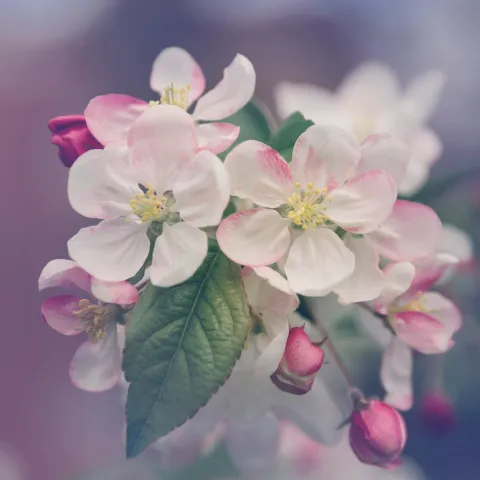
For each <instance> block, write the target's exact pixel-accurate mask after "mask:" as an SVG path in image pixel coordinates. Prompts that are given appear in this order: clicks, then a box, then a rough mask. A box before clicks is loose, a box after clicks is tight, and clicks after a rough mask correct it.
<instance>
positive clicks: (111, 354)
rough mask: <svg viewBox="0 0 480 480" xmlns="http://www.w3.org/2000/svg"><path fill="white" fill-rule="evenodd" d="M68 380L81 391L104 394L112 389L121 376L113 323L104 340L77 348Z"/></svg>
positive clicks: (119, 353)
mask: <svg viewBox="0 0 480 480" xmlns="http://www.w3.org/2000/svg"><path fill="white" fill-rule="evenodd" d="M69 373H70V379H71V380H72V383H73V384H74V385H75V386H76V387H77V388H80V389H81V390H85V391H87V392H104V391H106V390H110V389H111V388H113V387H114V386H115V385H116V384H117V382H118V381H119V380H120V376H121V374H122V353H121V351H120V348H119V347H118V342H117V330H116V325H115V323H114V322H113V323H112V325H110V326H109V328H108V330H107V334H106V336H105V338H103V339H102V340H99V341H98V342H95V343H93V342H90V341H87V342H85V343H82V345H80V347H78V349H77V351H76V352H75V355H74V356H73V358H72V361H71V363H70V372H69Z"/></svg>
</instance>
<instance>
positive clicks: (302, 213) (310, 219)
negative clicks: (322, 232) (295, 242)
mask: <svg viewBox="0 0 480 480" xmlns="http://www.w3.org/2000/svg"><path fill="white" fill-rule="evenodd" d="M295 187H296V190H297V191H296V192H295V193H293V194H292V195H291V196H290V198H289V199H288V201H287V205H288V207H289V208H290V211H289V212H288V218H290V219H291V220H292V222H293V224H294V225H296V226H297V227H300V228H302V229H303V230H306V229H307V228H309V227H318V226H320V225H323V224H324V223H325V222H326V221H327V220H328V216H327V215H326V214H325V210H326V209H327V206H326V205H321V203H323V202H324V200H325V199H326V200H330V197H325V194H326V193H327V189H326V188H322V189H321V190H320V189H318V188H315V187H314V185H313V184H312V183H311V182H308V183H307V187H306V188H305V189H301V188H300V182H296V183H295Z"/></svg>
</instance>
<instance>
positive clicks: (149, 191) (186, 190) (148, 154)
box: [68, 105, 230, 287]
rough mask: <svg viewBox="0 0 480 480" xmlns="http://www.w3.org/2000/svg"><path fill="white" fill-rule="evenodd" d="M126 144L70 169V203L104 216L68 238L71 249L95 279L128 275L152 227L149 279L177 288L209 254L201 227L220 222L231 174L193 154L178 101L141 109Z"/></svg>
mask: <svg viewBox="0 0 480 480" xmlns="http://www.w3.org/2000/svg"><path fill="white" fill-rule="evenodd" d="M128 143H129V148H128V149H126V148H122V147H113V146H110V147H107V148H105V149H104V150H91V151H90V152H87V153H85V154H84V155H82V157H81V158H79V159H78V160H77V161H76V162H75V164H74V165H73V166H72V168H71V169H70V175H69V181H68V196H69V200H70V203H71V205H72V207H73V208H74V209H75V210H76V211H77V212H78V213H80V214H81V215H84V216H86V217H89V218H98V219H103V221H102V222H100V223H99V224H98V225H96V226H94V227H87V228H83V229H81V230H80V231H79V232H78V233H77V235H75V236H74V237H73V238H71V239H70V240H69V242H68V249H69V253H70V256H71V257H72V258H73V259H74V260H75V261H76V262H78V264H79V265H81V267H82V268H84V269H85V270H86V271H87V272H89V273H90V274H91V275H93V276H95V277H96V278H99V279H101V280H105V281H120V280H126V279H128V278H131V277H133V276H134V275H135V274H136V273H137V272H138V271H139V270H140V268H141V267H142V266H143V264H144V262H145V260H146V258H147V256H148V254H149V250H150V240H149V238H148V236H147V232H150V233H153V234H154V235H155V236H156V240H155V246H154V249H153V257H152V265H151V268H150V279H151V281H152V283H154V284H155V285H158V286H163V287H166V286H170V285H175V284H177V283H180V282H182V281H184V280H186V279H187V278H189V277H190V276H192V275H193V274H194V273H195V271H196V270H197V268H198V267H199V266H200V265H201V263H202V262H203V260H204V258H205V256H206V254H207V250H208V240H207V234H206V233H205V232H204V231H203V230H200V228H201V227H207V226H212V225H217V224H218V223H219V222H220V220H221V218H222V213H223V211H224V209H225V207H226V206H227V203H228V200H229V194H230V192H229V181H228V177H227V174H226V172H225V170H224V167H223V164H222V162H221V161H220V159H219V158H218V157H216V156H215V155H213V154H212V153H211V152H208V151H200V152H198V138H197V131H196V128H195V123H194V121H193V119H192V118H191V116H190V115H188V114H187V113H186V112H185V111H184V110H182V109H180V108H177V107H175V106H168V105H163V106H160V107H155V108H152V109H149V111H147V112H145V114H144V115H142V117H141V118H139V119H138V120H137V121H136V122H135V124H134V125H133V126H132V128H131V129H130V131H129V135H128ZM197 152H198V153H197ZM130 156H131V158H130Z"/></svg>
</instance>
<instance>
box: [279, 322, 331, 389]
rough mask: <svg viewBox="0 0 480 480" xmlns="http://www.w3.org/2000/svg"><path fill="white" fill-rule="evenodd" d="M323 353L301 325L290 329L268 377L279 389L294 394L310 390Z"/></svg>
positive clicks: (320, 364) (323, 355) (321, 361)
mask: <svg viewBox="0 0 480 480" xmlns="http://www.w3.org/2000/svg"><path fill="white" fill-rule="evenodd" d="M324 357H325V354H324V353H323V350H322V349H321V348H320V347H319V346H318V345H314V344H313V343H312V342H311V341H310V338H309V337H308V335H307V334H306V333H305V332H304V330H303V328H302V327H294V328H292V329H290V333H289V334H288V339H287V343H286V345H285V352H284V354H283V357H282V359H281V360H280V364H279V365H278V368H277V371H276V372H275V373H274V374H273V375H272V376H271V377H270V378H271V379H272V382H273V383H274V384H275V385H276V386H277V387H278V388H279V389H280V390H283V391H285V392H288V393H292V394H294V395H303V394H305V393H307V392H308V391H310V389H311V388H312V385H313V381H314V380H315V374H316V373H317V372H318V371H319V370H320V367H321V366H322V364H323V359H324Z"/></svg>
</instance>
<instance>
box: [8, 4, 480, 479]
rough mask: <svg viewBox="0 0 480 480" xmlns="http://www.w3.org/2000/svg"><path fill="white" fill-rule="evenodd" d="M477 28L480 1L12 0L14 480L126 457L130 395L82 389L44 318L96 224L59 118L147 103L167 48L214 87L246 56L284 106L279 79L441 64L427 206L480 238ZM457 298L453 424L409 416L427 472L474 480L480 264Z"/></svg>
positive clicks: (264, 87)
mask: <svg viewBox="0 0 480 480" xmlns="http://www.w3.org/2000/svg"><path fill="white" fill-rule="evenodd" d="M479 22H480V2H479V1H478V0H430V1H429V0H403V1H402V2H389V1H385V0H175V1H167V0H165V1H164V0H135V1H133V0H82V1H78V0H77V1H74V0H0V66H1V70H0V71H1V75H0V119H1V120H0V121H1V128H0V158H1V162H2V173H1V176H0V195H1V196H2V199H1V202H0V219H1V247H2V248H1V253H0V256H1V263H0V265H1V273H2V281H1V285H2V288H1V289H0V305H1V316H2V322H1V325H2V330H1V334H0V382H1V390H0V444H1V445H0V450H1V451H2V452H8V454H5V456H6V457H8V458H9V460H8V462H10V463H12V462H13V463H16V464H18V465H19V467H18V469H20V470H22V473H21V475H23V477H18V479H22V480H69V479H71V478H76V477H81V476H82V475H84V474H87V473H88V472H91V471H95V469H96V468H99V467H104V466H106V465H111V464H115V463H116V462H121V460H122V459H123V457H124V449H123V440H122V437H123V428H124V427H123V421H122V407H121V405H120V401H119V398H118V397H119V395H118V392H114V391H113V392H109V393H105V394H88V393H84V392H81V391H79V390H77V389H75V388H74V387H73V386H72V385H71V384H70V381H69V378H68V364H69V362H70V359H71V357H72V355H73V353H74V351H75V349H76V347H77V345H78V343H79V342H81V341H82V340H81V339H75V338H70V339H69V338H65V337H62V336H61V335H59V334H57V333H56V332H54V331H53V330H52V329H50V328H48V327H47V326H46V325H45V324H44V323H43V321H42V319H41V315H40V304H41V297H40V295H39V294H38V292H37V278H38V275H39V273H40V271H41V269H42V268H43V266H44V265H45V264H46V263H47V262H48V261H49V260H50V259H53V258H66V256H67V251H66V240H67V239H68V238H70V237H71V236H72V235H73V234H74V233H76V232H77V230H78V229H79V228H80V227H82V226H84V225H86V221H85V219H83V218H81V217H80V216H79V215H77V214H75V213H74V212H73V211H72V210H71V208H70V207H69V205H68V201H67V195H66V180H67V174H68V170H67V169H66V168H65V167H64V166H63V165H62V164H61V163H60V161H59V160H58V159H57V153H56V148H55V147H54V146H53V145H51V144H50V133H49V131H48V130H47V122H48V120H49V119H50V118H51V117H54V116H58V115H63V114H73V113H81V112H83V110H84V108H85V106H86V104H87V102H88V101H89V99H90V98H92V97H93V96H96V95H98V94H103V93H113V92H114V93H126V94H129V95H133V96H136V97H140V98H144V99H146V100H150V99H151V96H152V94H151V92H150V90H149V85H148V79H149V75H150V68H151V64H152V62H153V60H154V59H155V57H156V55H157V54H158V53H159V52H160V51H161V50H162V49H163V48H165V47H167V46H171V45H178V46H181V47H183V48H185V49H187V50H188V51H190V52H191V54H192V55H193V56H194V57H195V58H196V59H197V61H198V63H199V64H200V65H201V66H202V68H203V69H204V72H205V74H206V76H207V79H208V81H209V84H210V85H214V84H215V83H216V82H217V81H218V80H219V79H220V78H221V72H222V70H223V68H224V67H225V66H226V65H228V64H229V63H230V61H231V59H232V58H233V56H234V55H235V54H236V53H237V52H238V53H243V54H244V55H246V56H247V57H249V58H250V59H251V60H252V62H253V64H254V66H255V69H256V72H257V88H256V98H257V99H259V100H260V101H261V102H263V103H265V104H266V105H267V106H268V107H270V108H271V109H272V111H274V105H273V98H272V87H273V86H274V85H275V84H276V83H277V82H279V81H282V80H291V81H308V82H310V83H314V84H318V85H322V86H324V87H327V88H330V89H334V88H335V87H336V86H337V85H338V83H339V82H340V80H341V79H342V77H344V76H345V75H346V74H347V73H348V72H349V71H350V70H352V69H353V68H354V67H355V66H357V65H358V64H359V63H361V62H363V61H366V60H371V59H377V60H381V61H385V62H387V63H388V64H389V65H390V66H391V67H392V68H393V69H394V70H396V71H397V73H398V75H399V77H400V79H401V80H402V82H404V83H406V82H407V81H408V80H410V79H412V78H413V77H414V76H415V75H417V74H419V73H421V72H423V71H424V70H427V69H430V68H435V69H439V70H441V71H442V72H444V73H445V74H446V76H447V85H446V88H445V91H444V95H443V97H442V100H441V103H440V105H439V107H438V109H437V111H436V113H435V115H434V117H433V120H432V126H433V128H434V129H435V130H436V132H437V133H438V134H439V136H440V138H441V139H442V140H443V142H444V154H443V156H442V158H441V160H440V161H439V162H438V164H437V165H436V166H435V167H434V169H433V174H432V176H433V180H436V179H444V178H451V183H447V186H446V188H443V190H442V192H441V194H439V195H436V196H435V197H434V198H433V197H432V198H429V199H428V202H429V203H431V204H432V205H434V206H435V208H437V209H438V211H439V214H440V216H441V217H442V220H448V221H449V222H450V223H453V224H455V225H457V226H460V227H461V228H463V229H465V230H467V231H468V232H469V233H470V235H472V236H473V238H474V239H475V240H476V239H478V237H479V233H480V223H479V221H478V220H479V218H480V213H479V212H480V210H479V209H480V189H479V188H478V185H480V184H479V183H478V182H479V181H480V162H479V160H480V130H479V121H478V112H479V110H480V89H479V85H480V60H479V59H480V57H479V55H478V45H479V44H480V28H479V27H480V24H479ZM465 172H467V173H465ZM477 245H478V242H477ZM452 293H453V295H454V296H455V298H456V299H457V300H458V301H459V302H460V303H461V306H462V308H463V310H464V311H465V312H467V315H466V316H467V318H468V321H467V325H466V327H465V329H464V331H463V332H461V333H460V334H459V335H458V336H457V338H456V340H457V345H456V347H455V348H454V350H453V351H452V352H451V353H449V354H448V355H447V357H446V358H445V359H443V367H445V371H446V377H445V378H446V381H445V389H446V391H447V393H448V395H449V398H450V399H451V400H452V402H453V405H454V408H455V412H456V415H457V421H456V424H455V426H454V428H453V429H451V430H450V431H449V432H448V433H447V434H444V435H439V434H438V433H435V432H433V433H432V431H431V429H430V430H429V429H427V428H426V426H425V424H424V423H422V421H421V417H420V415H419V410H418V407H417V408H414V409H413V410H412V411H411V412H409V413H408V414H407V416H406V418H407V421H408V424H409V433H410V440H409V443H408V445H407V454H408V455H409V456H410V457H412V458H414V459H415V460H416V461H417V462H418V463H419V465H420V466H421V467H422V468H423V469H424V471H425V472H426V474H427V476H428V478H430V479H434V480H447V479H454V478H455V479H457V478H461V479H462V480H474V479H478V478H480V457H479V455H478V449H479V445H480V408H479V405H480V403H479V402H480V393H479V390H480V368H479V365H480V349H479V345H480V332H479V331H478V328H479V327H478V325H480V323H476V322H477V321H478V317H479V315H478V307H479V306H480V303H479V301H478V279H477V270H476V269H475V268H471V266H470V268H466V269H465V271H464V272H462V273H461V274H460V275H459V278H458V279H457V280H456V281H455V282H454V284H453V287H452ZM443 367H442V368H443ZM428 371H429V370H427V372H428ZM370 373H371V375H372V376H378V371H376V370H372V371H371V372H370ZM428 375H429V374H427V377H428ZM2 455H3V454H2ZM0 460H1V458H0ZM5 468H9V467H8V466H7V467H5ZM18 469H17V470H18ZM14 470H16V469H14V468H13V467H12V469H11V471H12V472H13V471H14ZM2 471H5V472H7V470H0V472H2ZM15 475H16V474H15V473H11V474H6V473H3V474H0V480H17V476H15ZM112 478H115V477H112ZM191 478H192V479H193V478H194V477H191ZM339 480H344V479H339ZM345 480H348V479H345Z"/></svg>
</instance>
